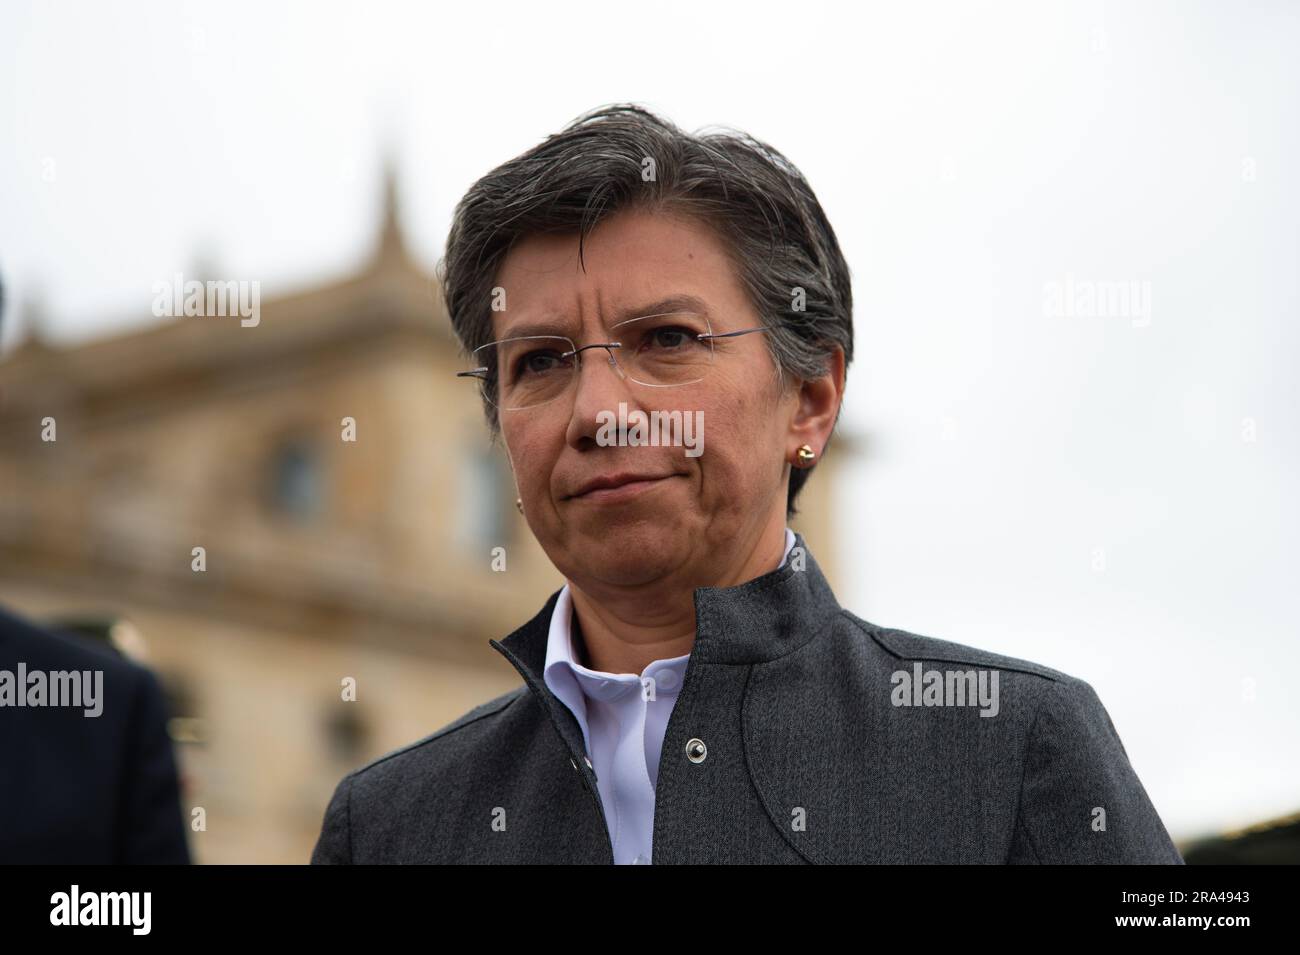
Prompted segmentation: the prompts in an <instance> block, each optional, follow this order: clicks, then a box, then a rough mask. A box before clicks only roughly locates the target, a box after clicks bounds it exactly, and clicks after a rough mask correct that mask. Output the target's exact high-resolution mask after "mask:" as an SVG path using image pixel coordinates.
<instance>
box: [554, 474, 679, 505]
mask: <svg viewBox="0 0 1300 955" xmlns="http://www.w3.org/2000/svg"><path fill="white" fill-rule="evenodd" d="M673 476H674V475H668V476H666V477H657V478H642V479H638V480H635V481H628V482H627V483H625V484H620V485H618V487H601V488H596V489H594V490H591V491H588V492H587V493H585V494H578V495H575V496H574V497H571V498H569V500H571V501H590V502H592V503H598V504H619V503H622V502H623V501H628V500H631V499H632V498H634V497H637V496H639V495H641V494H644V493H645V492H646V491H649V490H651V489H652V488H654V487H656V486H657V485H660V484H662V483H663V482H664V481H666V480H668V478H669V477H673Z"/></svg>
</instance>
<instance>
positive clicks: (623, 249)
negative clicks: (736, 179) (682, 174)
mask: <svg viewBox="0 0 1300 955" xmlns="http://www.w3.org/2000/svg"><path fill="white" fill-rule="evenodd" d="M583 256H584V260H585V263H586V268H585V271H584V269H583V268H582V266H581V265H580V264H579V262H578V239H577V235H576V234H566V235H540V236H533V237H529V238H528V239H526V240H524V241H521V242H520V243H519V244H518V245H516V246H515V247H514V249H512V250H511V252H510V253H509V255H508V256H507V257H506V259H505V260H504V261H503V263H502V265H501V269H500V272H499V273H498V275H497V285H498V286H499V287H501V288H502V289H504V290H505V302H506V307H505V309H504V310H502V311H499V312H494V313H493V337H494V338H495V339H502V338H507V337H510V336H512V335H516V334H518V333H519V331H518V330H519V329H520V328H521V326H523V325H525V324H527V325H533V324H534V323H543V322H544V323H545V324H546V325H547V327H548V328H554V329H556V331H555V334H563V335H567V336H568V337H569V338H572V339H573V340H574V342H575V343H576V344H577V346H578V347H580V348H581V347H582V346H583V345H586V344H590V343H592V342H607V341H611V340H619V334H618V332H617V331H611V330H610V326H611V325H612V324H614V322H615V321H616V319H615V318H614V317H613V316H615V315H616V314H618V313H619V312H621V311H623V310H625V309H630V308H637V307H641V306H644V305H649V304H652V303H655V302H658V301H660V300H662V299H664V298H666V297H668V296H677V295H689V296H694V297H696V298H697V299H699V300H700V301H701V302H702V303H703V304H704V306H705V308H706V309H707V311H708V315H709V321H710V322H711V324H712V327H713V332H714V333H715V334H717V333H719V332H727V331H734V330H738V329H742V328H752V327H754V326H757V325H760V324H761V321H760V319H759V317H758V315H757V314H756V313H755V311H754V309H753V308H752V307H751V305H750V304H749V302H748V301H747V299H746V296H745V294H744V290H743V288H742V287H741V285H740V283H739V281H738V279H737V278H736V276H735V274H734V268H733V266H732V264H731V262H730V261H729V259H728V258H727V255H726V253H725V251H724V248H723V246H722V245H721V243H720V242H719V240H718V239H717V238H716V237H715V236H714V235H713V233H712V231H711V230H710V229H709V228H708V227H707V226H704V225H702V224H700V223H698V222H695V221H693V220H689V219H685V218H679V217H675V216H671V217H670V216H665V215H663V214H655V213H651V212H648V211H643V210H627V211H624V212H620V213H619V214H617V215H614V216H611V217H610V218H608V219H606V220H604V221H602V222H601V223H600V224H599V225H598V226H597V227H596V228H595V229H593V230H592V232H591V233H589V234H588V237H587V240H586V241H585V242H584V245H583ZM560 329H563V331H561V330H560ZM765 338H766V335H765V334H764V333H756V334H750V335H743V336H739V337H736V338H731V339H722V340H720V341H715V353H714V358H713V364H712V366H710V368H709V371H708V374H707V377H705V378H704V379H703V380H702V381H699V382H696V383H693V384H685V385H680V386H677V387H673V388H655V387H647V386H645V385H641V384H637V383H635V382H633V381H630V380H628V379H626V378H621V377H620V376H619V375H618V374H617V373H616V372H615V370H614V369H613V368H611V367H610V366H609V362H608V357H609V354H610V352H609V351H608V350H606V349H600V348H593V349H588V350H587V351H584V352H582V353H581V365H580V367H579V370H578V372H577V375H576V381H574V382H573V384H572V385H571V388H570V390H569V391H567V392H565V393H563V394H562V395H561V396H560V397H558V398H556V399H554V400H553V401H550V402H549V403H547V404H543V405H539V406H535V407H531V408H527V409H523V410H517V411H509V410H504V409H503V410H501V411H500V420H501V432H502V438H503V440H504V442H505V445H506V449H507V451H508V453H509V456H510V460H511V462H512V464H513V467H514V472H515V479H516V481H517V483H518V487H519V494H520V497H521V498H522V499H523V507H524V514H525V516H526V518H527V520H528V524H529V526H530V528H531V529H532V531H533V534H534V535H535V536H536V537H537V540H538V542H539V543H540V544H541V546H542V548H543V550H545V552H546V554H547V556H548V557H549V558H550V559H551V561H552V563H554V564H555V566H556V568H557V569H558V570H559V571H560V573H562V574H563V575H564V576H565V577H566V578H567V579H568V580H570V581H572V582H574V583H575V584H576V585H578V586H579V587H583V588H584V589H586V590H599V589H601V588H609V587H614V588H623V587H640V586H644V585H647V584H652V583H654V582H655V581H659V580H663V579H665V578H669V577H675V578H681V579H685V580H697V581H698V580H705V581H707V580H710V579H713V578H714V577H715V576H718V575H725V574H726V572H727V568H725V567H717V566H710V563H712V564H714V565H716V564H717V563H718V561H719V556H720V555H727V554H730V553H733V552H735V550H740V551H745V549H746V548H748V549H750V550H752V549H753V547H755V546H756V545H757V542H758V541H759V539H760V538H761V537H763V535H764V532H765V531H768V530H769V528H770V527H771V526H772V525H773V523H775V524H777V525H779V526H781V527H784V524H785V504H786V477H787V468H788V464H787V462H788V461H789V460H790V458H791V456H792V454H793V451H794V449H795V448H797V447H798V446H799V445H800V444H802V443H804V441H805V440H807V439H808V436H807V434H805V433H804V432H803V431H800V430H798V428H799V426H798V425H797V424H795V422H796V421H797V419H798V418H799V416H800V405H801V400H800V395H799V390H798V389H797V388H795V389H790V390H789V392H788V393H786V394H783V393H782V391H781V388H780V383H779V381H778V378H777V374H776V369H775V366H774V364H773V362H772V359H771V356H770V354H769V352H768V345H767V342H766V341H764V339H765ZM613 353H614V355H615V358H616V360H617V359H618V358H619V357H620V352H619V349H614V350H613ZM620 402H621V403H623V404H624V405H625V406H626V408H627V411H628V412H629V413H630V412H632V411H637V410H639V411H642V412H645V413H646V414H647V416H648V415H649V413H650V412H652V411H680V412H682V418H683V420H685V419H686V418H687V416H688V415H689V416H690V418H691V421H692V422H696V421H698V422H700V423H701V424H702V434H695V435H693V436H692V438H693V442H694V444H695V448H698V449H700V450H701V453H699V454H698V456H693V455H694V449H693V448H686V447H681V446H678V447H663V446H658V447H656V446H617V445H613V446H611V445H610V444H609V443H608V441H606V442H605V443H604V444H602V443H601V436H602V435H603V436H605V437H607V436H608V435H609V434H610V433H611V430H610V428H609V427H608V426H606V427H605V428H604V430H603V431H602V424H606V425H607V421H608V419H607V418H606V417H604V416H603V415H602V413H604V415H614V416H617V414H618V411H619V404H620ZM696 412H700V413H702V414H701V415H696ZM833 423H834V419H833V415H832V416H831V418H830V420H829V422H828V424H827V426H826V428H825V431H826V433H827V434H829V427H830V426H831V425H833ZM792 424H795V426H794V427H793V428H792ZM805 426H806V425H805ZM612 433H613V434H614V435H617V434H618V429H617V425H615V426H614V428H613V432H612ZM825 436H826V435H822V437H821V440H817V438H816V437H813V439H812V441H811V443H812V444H813V447H814V448H816V449H818V450H820V449H821V448H822V447H823V446H824V445H825ZM687 450H692V455H688V454H687V453H686V451H687ZM629 475H631V476H635V477H637V478H640V479H642V480H640V481H638V482H636V483H632V484H627V485H625V486H623V487H622V488H619V489H616V490H610V489H606V490H598V491H593V492H588V493H580V492H581V491H582V489H583V488H584V487H585V486H587V485H588V484H589V483H590V482H592V481H593V480H598V479H606V478H618V477H620V476H621V477H627V476H629Z"/></svg>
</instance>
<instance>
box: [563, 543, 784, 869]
mask: <svg viewBox="0 0 1300 955" xmlns="http://www.w3.org/2000/svg"><path fill="white" fill-rule="evenodd" d="M794 541H795V537H794V531H792V530H790V528H788V527H787V528H786V529H785V554H784V555H782V557H781V563H780V564H778V565H777V567H778V568H779V567H781V566H783V565H784V564H785V562H786V560H787V559H788V558H789V556H790V548H792V547H794ZM572 611H573V599H572V597H571V596H570V594H569V585H568V584H565V585H564V587H563V588H562V589H561V590H560V596H559V599H558V600H557V601H556V604H555V610H554V611H553V612H552V613H551V629H550V633H549V635H548V636H547V640H546V665H545V668H544V669H543V672H542V675H543V678H544V679H545V681H546V685H547V686H548V687H549V688H550V690H551V692H552V693H554V694H555V695H556V697H558V698H559V700H560V701H561V702H562V703H563V704H564V705H565V706H567V707H568V708H569V709H570V711H572V713H573V715H574V716H575V717H577V720H578V725H579V726H580V727H582V739H583V742H584V743H585V744H586V747H587V754H588V756H589V757H590V758H591V762H592V769H593V770H594V771H595V773H596V788H597V789H598V790H599V791H600V801H601V803H602V804H603V805H604V807H605V819H606V821H607V822H608V823H609V838H610V841H611V842H612V843H613V845H614V862H615V863H616V864H619V865H623V864H626V863H641V864H649V862H650V859H651V848H652V846H651V841H652V839H653V837H654V820H655V785H656V783H657V782H658V778H659V754H660V753H661V752H662V751H663V745H664V733H665V732H666V731H667V729H668V718H669V717H670V716H671V715H672V712H673V706H674V705H675V704H676V702H677V694H678V693H679V692H680V691H681V687H682V680H683V678H684V677H685V674H686V662H687V661H688V660H689V659H690V656H691V655H690V654H689V653H687V654H685V655H683V656H680V657H672V658H670V659H665V660H654V661H652V662H651V663H650V664H648V665H647V666H646V668H645V669H644V670H643V671H641V675H640V676H637V675H636V674H634V673H602V672H601V671H599V670H590V669H588V668H587V667H585V666H583V665H582V664H581V663H579V662H578V661H577V657H576V655H575V654H574V652H573V634H572V629H571V626H570V623H571V614H572Z"/></svg>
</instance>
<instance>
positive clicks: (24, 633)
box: [0, 610, 190, 864]
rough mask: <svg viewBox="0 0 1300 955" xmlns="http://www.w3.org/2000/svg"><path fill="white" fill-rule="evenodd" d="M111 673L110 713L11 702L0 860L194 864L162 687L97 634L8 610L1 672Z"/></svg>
mask: <svg viewBox="0 0 1300 955" xmlns="http://www.w3.org/2000/svg"><path fill="white" fill-rule="evenodd" d="M19 661H22V662H23V663H25V664H26V669H27V672H29V673H31V672H33V671H37V670H40V671H46V672H49V671H59V670H64V671H72V670H91V671H94V670H102V671H103V691H102V693H103V711H102V712H101V713H100V715H99V716H96V717H87V716H85V715H84V713H85V710H84V709H83V708H69V707H50V706H43V707H14V706H0V863H5V864H12V863H72V864H99V863H120V864H135V863H154V862H165V863H188V862H189V861H190V859H189V850H188V847H187V846H186V842H185V823H184V819H183V817H182V810H181V804H180V790H179V785H178V782H177V777H176V764H175V761H174V755H173V753H172V744H171V739H170V738H169V737H168V735H167V728H166V713H165V705H164V700H163V693H162V689H161V687H160V686H159V685H158V681H157V679H156V678H155V677H154V676H153V674H152V673H150V672H149V671H148V670H146V669H145V668H144V667H141V666H139V665H138V664H136V663H133V662H131V661H129V660H127V659H126V658H125V657H123V656H122V655H121V654H119V653H117V652H115V651H114V650H113V649H112V648H111V647H102V646H99V645H97V644H95V643H93V642H92V641H90V640H89V639H86V638H79V637H76V636H72V635H64V634H56V633H48V632H46V631H43V630H40V629H37V628H36V627H35V626H33V625H32V624H30V623H28V622H26V621H24V620H20V619H19V618H18V617H15V616H13V615H12V614H9V613H6V612H5V611H4V610H0V670H8V671H9V672H10V673H14V674H16V673H17V672H18V664H19Z"/></svg>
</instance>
